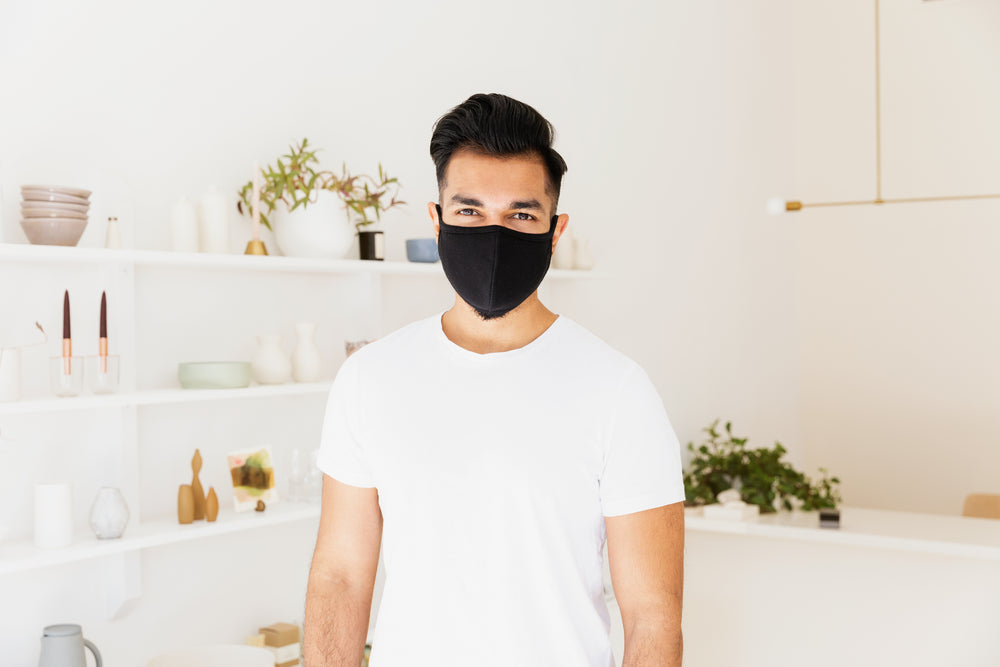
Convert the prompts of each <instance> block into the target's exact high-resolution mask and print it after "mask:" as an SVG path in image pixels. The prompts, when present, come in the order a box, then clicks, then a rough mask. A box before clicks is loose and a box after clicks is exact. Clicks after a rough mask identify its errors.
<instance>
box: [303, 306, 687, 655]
mask: <svg viewBox="0 0 1000 667" xmlns="http://www.w3.org/2000/svg"><path fill="white" fill-rule="evenodd" d="M441 315H442V313H439V314H437V315H434V316H433V317H429V318H427V319H423V320H420V321H417V322H414V323H412V324H410V325H408V326H405V327H403V328H402V329H399V330H397V331H395V332H394V333H392V334H390V335H388V336H385V337H384V338H381V339H379V340H377V341H375V342H373V343H371V344H369V345H367V346H365V347H363V348H361V349H360V350H358V351H357V352H355V353H354V354H353V355H351V356H350V357H348V358H347V360H346V361H345V362H344V364H343V366H342V367H341V369H340V371H339V372H338V374H337V378H336V380H335V381H334V384H333V388H332V390H331V392H330V398H329V402H328V404H327V412H326V419H325V423H324V426H323V438H322V446H321V449H320V454H319V461H318V463H319V467H320V468H321V469H322V470H323V472H325V473H326V474H328V475H330V476H331V477H334V478H335V479H337V480H339V481H341V482H344V483H346V484H349V485H352V486H359V487H373V486H374V487H376V488H377V489H378V499H379V505H380V507H381V509H382V517H383V532H382V556H383V559H384V561H385V568H386V578H385V588H384V590H383V593H382V601H381V606H380V607H379V611H378V619H377V623H376V628H375V634H374V636H373V637H372V655H371V665H372V667H423V666H425V665H426V666H427V667H430V666H433V667H442V666H449V665H456V666H459V665H461V666H462V667H468V666H469V665H476V666H477V667H488V666H492V665H496V666H498V667H512V666H514V665H517V666H518V667H530V666H533V665H539V666H541V665H546V666H551V665H574V666H575V667H609V666H612V665H613V664H614V661H613V657H612V654H611V643H610V638H609V628H610V621H609V617H608V610H607V605H606V603H605V600H604V594H603V581H602V572H603V558H604V541H605V527H604V517H605V516H614V515H620V514H628V513H631V512H638V511H641V510H645V509H651V508H653V507H659V506H661V505H668V504H671V503H676V502H679V501H682V500H684V485H683V481H682V474H681V459H680V447H679V444H678V441H677V437H676V436H675V435H674V432H673V429H672V428H671V426H670V423H669V421H668V419H667V415H666V413H665V411H664V409H663V403H662V401H661V399H660V397H659V395H658V394H657V392H656V389H655V388H654V387H653V385H652V383H651V382H650V380H649V378H648V377H647V375H646V373H645V372H644V371H643V370H642V368H640V367H639V366H638V364H636V363H635V362H634V361H632V360H631V359H629V358H628V357H626V356H624V355H623V354H621V353H619V352H617V351H615V350H614V349H612V348H611V347H610V346H609V345H607V344H606V343H605V342H604V341H602V340H601V339H600V338H598V337H597V336H595V335H594V334H592V333H590V332H589V331H588V330H586V329H585V328H583V327H582V326H580V325H579V324H577V323H576V322H574V321H572V320H570V319H568V318H567V317H566V316H565V315H560V316H559V317H558V318H557V319H556V321H555V322H554V323H553V324H552V325H551V326H550V327H549V328H548V329H546V330H545V331H544V332H543V333H542V334H541V335H540V336H539V337H538V338H536V339H535V340H533V341H531V342H530V343H528V344H527V345H525V346H523V347H520V348H518V349H515V350H510V351H507V352H497V353H490V354H478V353H475V352H472V351H470V350H466V349H465V348H463V347H460V346H459V345H456V344H455V343H453V342H452V341H451V340H450V339H449V338H448V337H447V336H445V334H444V330H443V329H442V326H441Z"/></svg>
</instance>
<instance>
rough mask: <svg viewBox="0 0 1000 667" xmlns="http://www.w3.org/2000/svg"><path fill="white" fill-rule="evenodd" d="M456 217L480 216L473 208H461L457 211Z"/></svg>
mask: <svg viewBox="0 0 1000 667" xmlns="http://www.w3.org/2000/svg"><path fill="white" fill-rule="evenodd" d="M455 214H456V215H479V213H477V212H476V210H475V209H472V208H460V209H458V210H457V211H455Z"/></svg>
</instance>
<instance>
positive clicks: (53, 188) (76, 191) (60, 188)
mask: <svg viewBox="0 0 1000 667" xmlns="http://www.w3.org/2000/svg"><path fill="white" fill-rule="evenodd" d="M25 190H38V191H44V192H52V193H57V194H61V195H72V196H74V197H83V198H84V199H86V198H87V197H89V196H90V195H91V192H90V190H84V189H83V188H68V187H66V186H65V185H22V186H21V192H24V191H25Z"/></svg>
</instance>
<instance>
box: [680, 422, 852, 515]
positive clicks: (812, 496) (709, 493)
mask: <svg viewBox="0 0 1000 667" xmlns="http://www.w3.org/2000/svg"><path fill="white" fill-rule="evenodd" d="M718 425H719V420H718V419H716V420H715V421H714V422H712V424H711V426H709V427H707V428H705V429H703V430H704V431H705V433H707V434H708V436H707V437H706V439H705V441H704V442H702V443H701V444H699V445H698V446H697V447H696V446H695V445H694V443H688V446H687V448H688V451H690V452H692V454H693V456H692V458H691V461H690V462H689V463H688V469H687V471H686V472H685V473H684V495H685V498H686V502H685V505H686V506H688V507H700V506H702V505H708V504H712V503H715V502H717V500H716V497H717V496H718V494H719V493H721V492H722V491H725V490H727V489H736V490H737V491H739V493H740V497H741V499H742V500H743V502H745V503H747V504H752V505H757V506H758V507H760V511H761V512H762V513H767V512H775V511H777V510H778V509H779V508H784V509H786V510H791V509H801V510H805V511H809V510H818V509H826V508H830V509H836V507H837V505H838V503H840V501H841V498H840V491H839V489H838V485H839V484H840V480H839V479H837V478H836V477H830V476H829V475H828V474H827V470H826V469H825V468H820V469H819V470H820V472H821V473H822V474H823V477H822V478H821V479H820V480H819V481H817V482H813V481H812V480H810V479H809V477H807V476H806V475H805V474H803V473H801V472H799V471H797V470H795V468H793V467H792V465H791V464H789V463H788V462H786V461H782V460H781V457H782V456H784V455H785V453H786V451H787V450H785V448H784V447H783V446H782V445H781V443H780V442H775V443H774V447H773V448H771V449H768V448H765V447H761V448H758V449H751V448H749V447H747V446H746V445H747V440H748V439H747V438H737V437H735V436H733V431H732V423H731V422H726V425H725V428H724V430H725V434H723V433H721V432H720V431H719V429H718ZM794 505H798V507H797V508H796V507H794Z"/></svg>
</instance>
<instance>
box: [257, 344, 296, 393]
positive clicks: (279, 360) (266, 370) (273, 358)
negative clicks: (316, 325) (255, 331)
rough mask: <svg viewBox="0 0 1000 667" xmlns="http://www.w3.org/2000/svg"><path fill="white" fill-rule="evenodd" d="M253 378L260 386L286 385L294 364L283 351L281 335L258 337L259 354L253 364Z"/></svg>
mask: <svg viewBox="0 0 1000 667" xmlns="http://www.w3.org/2000/svg"><path fill="white" fill-rule="evenodd" d="M251 366H252V367H253V376H254V379H256V380H257V382H259V383H260V384H284V383H286V382H288V380H289V379H290V378H291V375H292V362H291V361H289V359H288V355H287V354H285V350H284V349H282V338H281V335H280V334H268V335H264V336H257V352H256V353H255V354H254V355H253V361H252V363H251Z"/></svg>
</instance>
